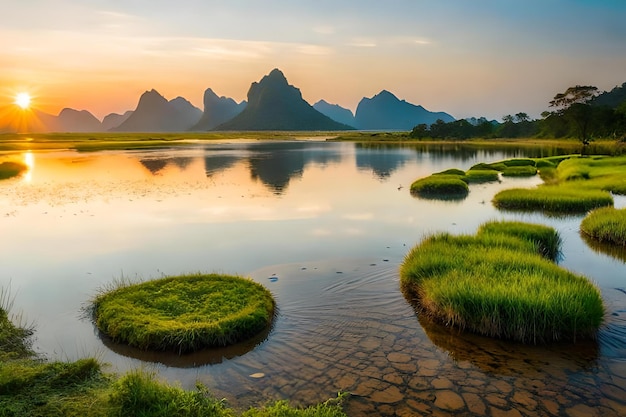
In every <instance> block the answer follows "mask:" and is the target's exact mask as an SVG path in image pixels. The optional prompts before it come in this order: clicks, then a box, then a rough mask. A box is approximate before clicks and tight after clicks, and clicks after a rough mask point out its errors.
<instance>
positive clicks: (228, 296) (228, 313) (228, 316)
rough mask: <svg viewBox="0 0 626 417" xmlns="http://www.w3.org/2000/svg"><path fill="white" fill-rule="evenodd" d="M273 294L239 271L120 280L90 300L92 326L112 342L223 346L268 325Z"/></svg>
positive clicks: (176, 347) (185, 348)
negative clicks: (113, 286)
mask: <svg viewBox="0 0 626 417" xmlns="http://www.w3.org/2000/svg"><path fill="white" fill-rule="evenodd" d="M273 316H274V299H273V297H272V294H271V293H270V292H269V291H268V290H267V289H266V288H265V287H263V286H262V285H260V284H258V283H256V282H254V281H252V280H249V279H245V278H241V277H236V276H228V275H217V274H191V275H183V276H177V277H166V278H161V279H157V280H152V281H146V282H143V283H139V284H129V283H121V284H119V285H117V287H116V288H115V289H113V290H111V291H104V292H103V293H101V294H99V295H98V296H96V297H95V299H94V300H93V318H94V322H95V323H96V326H97V327H98V328H99V329H100V330H101V331H102V332H103V333H104V334H106V335H107V336H109V337H110V338H111V339H113V340H114V341H116V342H120V343H126V344H128V345H130V346H134V347H137V348H139V349H145V350H164V351H165V350H169V351H177V352H190V351H195V350H199V349H203V348H207V347H217V346H226V345H229V344H233V343H237V342H240V341H243V340H245V339H247V338H250V337H252V336H254V335H256V334H257V333H259V332H261V331H262V330H264V329H266V328H267V327H268V326H269V325H270V323H271V321H272V319H273Z"/></svg>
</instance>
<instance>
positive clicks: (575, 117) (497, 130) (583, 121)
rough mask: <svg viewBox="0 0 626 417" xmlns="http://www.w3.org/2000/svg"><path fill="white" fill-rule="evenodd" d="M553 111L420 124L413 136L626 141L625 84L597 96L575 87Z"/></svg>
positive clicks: (556, 102) (592, 90)
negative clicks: (500, 117) (538, 115)
mask: <svg viewBox="0 0 626 417" xmlns="http://www.w3.org/2000/svg"><path fill="white" fill-rule="evenodd" d="M549 107H550V108H551V110H548V111H545V112H543V113H542V114H541V118H540V119H534V120H533V119H531V118H530V117H529V116H528V114H527V113H522V112H520V113H517V114H515V115H505V116H503V117H502V123H500V122H497V121H489V120H486V119H484V118H481V119H478V120H473V121H472V122H470V121H469V120H466V119H461V120H455V121H453V122H448V123H446V122H444V121H442V120H437V121H436V122H435V123H433V124H431V125H430V126H429V125H426V124H419V125H417V126H415V127H414V128H413V130H412V131H411V133H410V136H411V137H413V138H416V139H426V138H430V139H457V140H462V139H470V138H529V137H537V138H576V139H578V140H580V141H581V142H582V144H583V145H587V144H589V142H590V141H591V140H593V139H600V138H612V139H616V140H620V141H626V83H624V84H622V86H621V87H616V88H614V89H613V90H612V91H611V92H605V93H602V94H598V88H597V87H595V86H588V85H576V86H574V87H570V88H568V89H567V90H566V91H565V92H563V93H558V94H556V95H555V96H554V98H553V99H552V101H550V103H549Z"/></svg>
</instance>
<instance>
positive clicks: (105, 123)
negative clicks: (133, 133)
mask: <svg viewBox="0 0 626 417" xmlns="http://www.w3.org/2000/svg"><path fill="white" fill-rule="evenodd" d="M131 114H133V111H132V110H128V111H126V112H125V113H124V114H118V113H110V114H107V115H106V116H104V119H102V130H111V129H113V128H114V127H118V126H119V125H121V124H122V123H124V121H125V120H126V119H128V118H129V117H130V115H131Z"/></svg>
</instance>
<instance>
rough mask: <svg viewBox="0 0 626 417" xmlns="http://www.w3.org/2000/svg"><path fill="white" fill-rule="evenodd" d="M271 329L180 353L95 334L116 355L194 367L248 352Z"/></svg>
mask: <svg viewBox="0 0 626 417" xmlns="http://www.w3.org/2000/svg"><path fill="white" fill-rule="evenodd" d="M271 329H272V326H268V327H267V328H266V329H265V330H263V331H262V332H261V333H259V334H257V335H255V336H254V337H252V338H250V339H248V340H246V341H243V342H240V343H236V344H234V345H230V346H226V347H220V348H211V349H204V350H200V351H197V352H191V353H186V354H182V355H179V354H178V353H176V352H155V351H147V350H141V349H137V348H135V347H132V346H129V345H126V344H121V343H116V342H114V341H113V340H111V338H110V337H108V336H107V335H105V334H104V333H102V332H100V331H98V332H97V334H98V338H100V340H101V341H102V344H103V345H104V346H106V347H107V348H109V349H111V351H113V352H115V353H117V354H118V355H122V356H125V357H128V358H133V359H138V360H140V361H142V362H152V363H159V364H162V365H166V366H169V367H174V368H194V367H198V366H203V365H215V364H218V363H222V362H223V361H224V360H230V359H233V358H236V357H238V356H241V355H244V354H246V353H248V352H250V351H251V350H253V349H254V348H256V347H257V346H259V345H260V344H262V343H263V342H264V341H265V340H266V339H267V337H268V335H269V334H270V332H271Z"/></svg>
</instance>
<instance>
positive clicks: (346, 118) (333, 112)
mask: <svg viewBox="0 0 626 417" xmlns="http://www.w3.org/2000/svg"><path fill="white" fill-rule="evenodd" d="M313 108H314V109H315V110H317V111H318V112H320V113H322V114H323V115H325V116H328V117H330V118H331V119H333V120H334V121H336V122H339V123H343V124H344V125H348V126H355V125H356V123H355V120H354V114H352V111H351V110H349V109H346V108H344V107H341V106H340V105H338V104H330V103H328V102H326V100H320V101H318V102H317V103H315V104H314V105H313Z"/></svg>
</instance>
